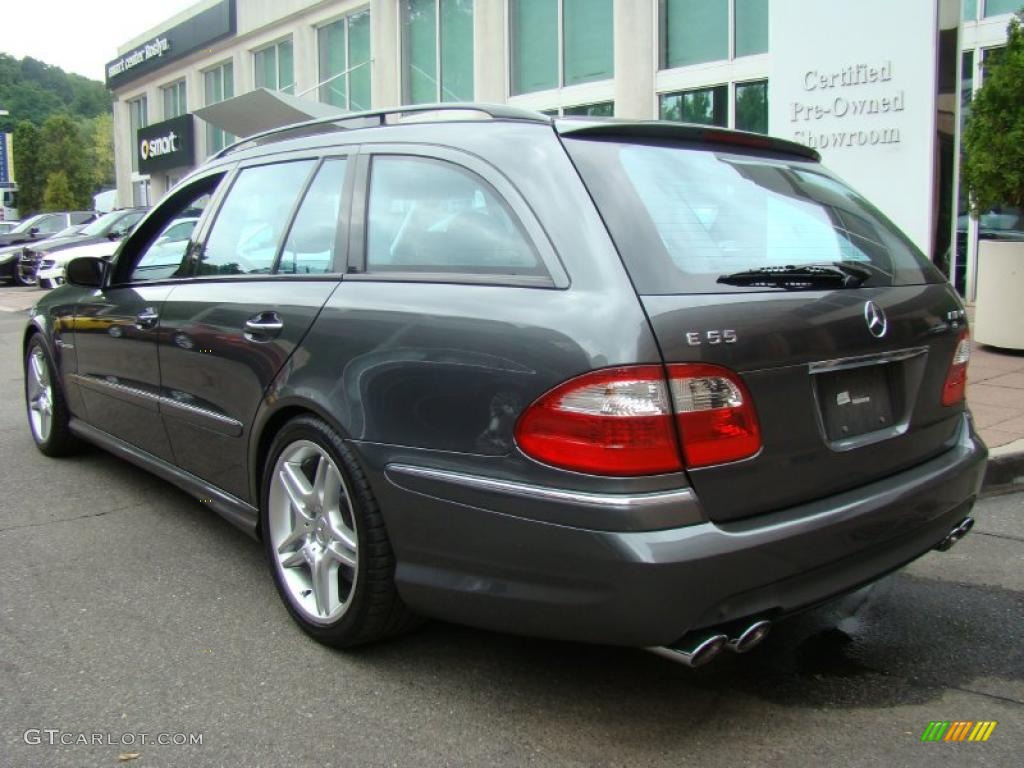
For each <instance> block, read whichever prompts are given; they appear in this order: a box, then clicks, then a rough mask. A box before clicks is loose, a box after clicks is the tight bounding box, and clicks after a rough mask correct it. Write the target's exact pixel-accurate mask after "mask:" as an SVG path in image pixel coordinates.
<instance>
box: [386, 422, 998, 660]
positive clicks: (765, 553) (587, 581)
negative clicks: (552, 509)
mask: <svg viewBox="0 0 1024 768" xmlns="http://www.w3.org/2000/svg"><path fill="white" fill-rule="evenodd" d="M986 456H987V450H986V448H985V446H984V444H983V443H982V442H981V440H980V439H979V438H978V437H977V435H976V434H975V433H974V431H973V429H972V427H971V425H970V419H969V417H967V416H965V417H964V421H963V424H962V426H961V429H960V431H959V435H958V438H957V442H956V444H955V446H954V447H953V448H951V449H950V450H948V451H946V452H945V453H944V454H942V455H941V456H938V457H937V458H935V459H932V460H931V461H928V462H926V463H925V464H922V465H920V466H917V467H914V468H913V469H910V470H907V471H905V472H901V473H899V474H897V475H893V476H891V477H888V478H885V479H884V480H880V481H877V482H874V483H871V484H869V485H865V486H862V487H860V488H857V489H855V490H852V491H849V492H846V493H843V494H839V495H836V496H832V497H829V498H827V499H821V500H818V501H815V502H813V503H810V504H805V505H801V506H799V507H794V508H792V509H788V510H784V511H782V512H777V513H773V514H770V515H762V516H759V517H757V518H754V519H751V520H746V521H740V522H735V523H728V524H714V523H710V522H702V523H698V524H693V525H687V526H684V527H674V528H667V529H663V530H648V531H635V530H634V531H626V532H621V531H607V530H590V529H586V528H581V527H572V526H569V525H562V524H555V523H551V522H544V521H541V520H536V519H526V518H524V517H520V516H518V515H516V514H510V513H508V512H507V511H503V512H495V511H492V510H493V509H495V508H498V509H504V510H507V509H508V508H509V500H508V499H507V498H504V499H496V500H495V503H494V504H490V505H485V504H482V503H478V504H476V505H470V504H467V503H466V502H465V500H464V499H463V500H460V501H453V500H452V494H446V495H445V496H442V494H441V493H440V492H438V491H435V492H434V493H433V494H430V493H426V492H424V490H425V489H424V488H423V487H422V486H421V487H418V488H417V490H410V488H409V485H410V483H409V482H408V477H407V476H406V475H403V473H402V472H401V471H399V472H395V471H394V470H395V467H394V465H391V466H389V467H388V469H387V470H385V469H384V468H383V467H379V468H376V469H374V468H373V467H372V463H373V462H372V461H371V462H368V463H370V464H371V466H370V467H369V469H370V472H371V481H372V484H373V486H374V488H375V489H376V490H377V492H378V495H379V496H380V501H381V507H382V509H383V510H384V511H385V516H386V518H387V524H388V529H389V531H390V534H391V538H392V542H393V545H394V547H395V552H396V556H397V559H398V563H399V565H398V569H397V573H396V578H397V581H398V585H399V590H400V592H401V595H402V597H403V599H404V600H405V601H406V602H407V603H408V604H409V605H410V606H411V607H412V608H413V609H415V610H418V611H420V612H422V613H424V614H426V615H429V616H434V617H438V618H442V619H446V620H451V621H455V622H460V623H465V624H470V625H475V626H480V627H484V628H488V629H494V630H498V631H502V632H512V633H519V634H527V635H537V636H545V637H552V638H560V639H567V640H580V641H586V642H598V643H611V644H620V645H635V646H652V645H666V644H669V643H671V642H673V641H675V640H677V639H678V638H680V637H682V636H683V635H684V634H686V633H687V632H688V631H691V630H694V629H700V628H702V627H709V626H713V625H716V624H721V623H724V622H729V621H733V620H736V619H741V618H746V617H753V616H769V617H776V616H780V615H783V614H786V613H789V612H792V611H795V610H799V609H801V608H803V607H806V606H808V605H812V604H815V603H818V602H822V601H824V600H827V599H829V598H830V597H833V596H836V595H838V594H842V593H844V592H847V591H849V590H851V589H854V588H856V587H858V586H860V585H863V584H866V583H869V582H871V581H873V580H875V579H877V578H879V577H881V576H883V575H885V574H886V573H889V572H890V571H892V570H894V569H896V568H899V567H900V566H902V565H904V564H906V563H908V562H910V561H911V560H913V559H915V558H917V557H919V556H920V555H922V554H924V553H926V552H928V551H929V550H930V549H932V548H933V547H934V546H935V545H936V544H937V543H939V541H941V540H942V538H943V537H944V536H945V535H946V534H947V533H948V532H949V531H950V529H951V528H953V526H954V525H955V524H956V523H957V522H959V521H960V520H961V519H963V517H965V516H966V515H967V514H968V512H969V510H970V508H971V506H972V505H973V503H974V500H975V498H976V497H977V494H978V490H979V488H980V485H981V481H982V478H983V475H984V469H985V459H986ZM399 469H401V468H399ZM436 487H440V486H436ZM478 490H479V489H478ZM481 493H482V492H481ZM494 493H495V494H498V493H499V491H497V490H495V491H494ZM485 506H486V507H488V508H485Z"/></svg>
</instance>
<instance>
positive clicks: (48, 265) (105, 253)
mask: <svg viewBox="0 0 1024 768" xmlns="http://www.w3.org/2000/svg"><path fill="white" fill-rule="evenodd" d="M118 245H119V243H118V242H117V241H109V240H107V241H104V242H102V243H90V244H88V245H80V246H78V247H77V248H65V249H64V250H62V251H55V252H53V253H48V254H46V255H45V256H44V257H43V260H42V261H40V262H39V269H38V271H37V272H36V278H37V279H38V280H39V282H38V285H39V287H40V288H56V287H57V286H58V285H61V284H62V283H63V282H64V267H65V266H67V263H68V262H69V261H71V260H72V259H77V258H78V257H80V256H90V257H92V258H94V259H109V258H110V257H111V256H113V255H114V252H115V251H116V250H117V246H118Z"/></svg>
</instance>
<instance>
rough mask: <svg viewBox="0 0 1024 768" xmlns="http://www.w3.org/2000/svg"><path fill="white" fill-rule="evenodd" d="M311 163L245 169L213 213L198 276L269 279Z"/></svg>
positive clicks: (308, 161) (300, 162) (299, 162)
mask: <svg viewBox="0 0 1024 768" xmlns="http://www.w3.org/2000/svg"><path fill="white" fill-rule="evenodd" d="M313 162H314V161H312V160H300V161H296V162H292V163H275V164H273V165H260V166H256V167H254V168H246V169H245V170H243V171H242V172H241V173H239V174H238V177H237V178H236V179H235V182H234V184H232V186H231V189H230V190H229V191H228V195H227V198H226V199H225V200H224V204H223V205H222V206H221V208H220V210H219V211H218V212H217V218H216V219H215V220H214V222H213V228H212V229H211V230H210V236H209V237H208V238H207V240H206V245H205V247H204V248H203V253H202V256H201V258H200V260H199V274H200V275H254V274H269V273H270V272H271V271H272V270H273V267H274V259H275V258H276V256H277V249H278V246H279V245H280V244H281V238H282V236H283V235H284V229H285V226H286V225H287V224H288V218H289V216H290V215H291V211H292V207H293V206H294V205H295V201H296V199H297V198H298V196H299V193H300V192H301V191H302V187H303V185H304V184H305V182H306V178H307V177H308V176H309V172H310V170H312V168H313Z"/></svg>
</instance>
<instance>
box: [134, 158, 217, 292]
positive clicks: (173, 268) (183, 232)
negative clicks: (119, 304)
mask: <svg viewBox="0 0 1024 768" xmlns="http://www.w3.org/2000/svg"><path fill="white" fill-rule="evenodd" d="M222 178H223V177H222V176H219V175H218V176H210V177H207V178H205V179H202V180H200V181H198V182H196V183H195V184H193V185H191V186H190V187H189V188H187V189H182V190H179V191H177V192H175V193H173V194H172V195H170V197H169V198H168V199H167V202H165V203H163V204H162V205H161V207H160V208H159V209H158V210H157V211H156V213H155V214H154V215H153V216H152V217H150V218H149V219H148V220H146V221H145V222H144V223H143V224H142V225H141V228H137V229H136V230H135V231H134V232H133V234H132V235H131V236H130V239H129V240H128V242H127V244H126V245H125V246H124V247H125V249H126V250H124V251H122V253H124V254H129V253H133V252H134V253H137V254H138V255H137V256H136V257H135V258H129V259H127V260H126V259H123V258H121V259H119V260H118V262H117V264H116V266H115V270H116V274H115V282H117V281H119V279H120V278H121V276H127V278H128V281H129V282H145V281H149V280H164V279H167V278H170V277H185V276H187V275H188V273H189V266H190V265H189V259H188V256H189V252H188V245H189V241H190V239H191V236H192V230H193V229H194V228H195V225H196V223H197V222H198V221H199V217H200V216H201V215H202V212H203V210H204V209H205V208H206V206H207V205H208V204H209V202H210V197H211V195H212V194H213V190H214V189H216V187H217V185H218V184H219V183H220V181H221V179H222ZM143 229H144V230H146V231H142V230H143ZM136 241H138V242H136ZM122 262H125V263H122Z"/></svg>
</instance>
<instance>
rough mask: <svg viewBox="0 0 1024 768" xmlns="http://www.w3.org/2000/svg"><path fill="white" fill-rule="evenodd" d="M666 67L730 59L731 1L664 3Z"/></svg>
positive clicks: (666, 0)
mask: <svg viewBox="0 0 1024 768" xmlns="http://www.w3.org/2000/svg"><path fill="white" fill-rule="evenodd" d="M662 30H663V32H662V34H663V36H664V42H663V46H662V58H663V66H664V68H666V69H671V68H672V67H685V66H687V65H689V64H700V63H702V62H705V61H720V60H722V59H728V58H729V0H665V5H664V19H663V22H662Z"/></svg>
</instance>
